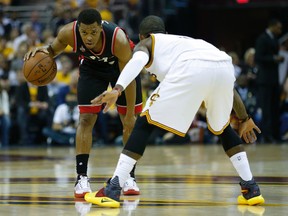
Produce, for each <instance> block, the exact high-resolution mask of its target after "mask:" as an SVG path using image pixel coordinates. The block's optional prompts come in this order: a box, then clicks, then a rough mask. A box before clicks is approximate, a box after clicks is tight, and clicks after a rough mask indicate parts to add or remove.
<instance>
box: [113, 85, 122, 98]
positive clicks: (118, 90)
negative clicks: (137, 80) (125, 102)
mask: <svg viewBox="0 0 288 216" xmlns="http://www.w3.org/2000/svg"><path fill="white" fill-rule="evenodd" d="M112 90H116V91H117V92H118V97H120V96H121V94H122V91H121V89H120V88H118V87H114V88H113V89H112Z"/></svg>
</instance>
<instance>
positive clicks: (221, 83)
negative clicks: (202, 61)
mask: <svg viewBox="0 0 288 216" xmlns="http://www.w3.org/2000/svg"><path fill="white" fill-rule="evenodd" d="M218 76H219V77H218ZM233 88H234V77H232V76H227V75H225V74H224V75H221V73H219V75H217V78H216V79H215V83H214V85H213V86H212V87H211V92H210V93H209V95H208V96H207V98H206V99H205V105H206V108H207V113H206V114H207V120H208V124H209V128H210V130H212V132H214V133H216V134H217V133H218V132H221V131H222V130H223V128H224V127H225V126H226V125H227V124H228V123H229V121H230V115H231V111H232V107H233Z"/></svg>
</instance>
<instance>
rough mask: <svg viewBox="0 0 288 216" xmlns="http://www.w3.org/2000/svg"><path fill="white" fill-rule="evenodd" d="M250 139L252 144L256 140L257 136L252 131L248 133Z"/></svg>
mask: <svg viewBox="0 0 288 216" xmlns="http://www.w3.org/2000/svg"><path fill="white" fill-rule="evenodd" d="M250 137H251V138H252V141H251V142H252V143H254V142H255V141H256V140H257V136H256V134H255V133H254V131H251V132H250Z"/></svg>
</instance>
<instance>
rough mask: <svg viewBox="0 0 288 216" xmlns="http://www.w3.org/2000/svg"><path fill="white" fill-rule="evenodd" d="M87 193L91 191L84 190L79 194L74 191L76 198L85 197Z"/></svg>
mask: <svg viewBox="0 0 288 216" xmlns="http://www.w3.org/2000/svg"><path fill="white" fill-rule="evenodd" d="M86 193H89V192H84V193H82V194H77V193H75V192H74V197H75V198H84V197H85V194H86Z"/></svg>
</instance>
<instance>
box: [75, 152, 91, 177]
mask: <svg viewBox="0 0 288 216" xmlns="http://www.w3.org/2000/svg"><path fill="white" fill-rule="evenodd" d="M88 159H89V154H79V155H76V171H77V174H78V177H77V178H78V180H79V176H80V175H82V176H87V165H88Z"/></svg>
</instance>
